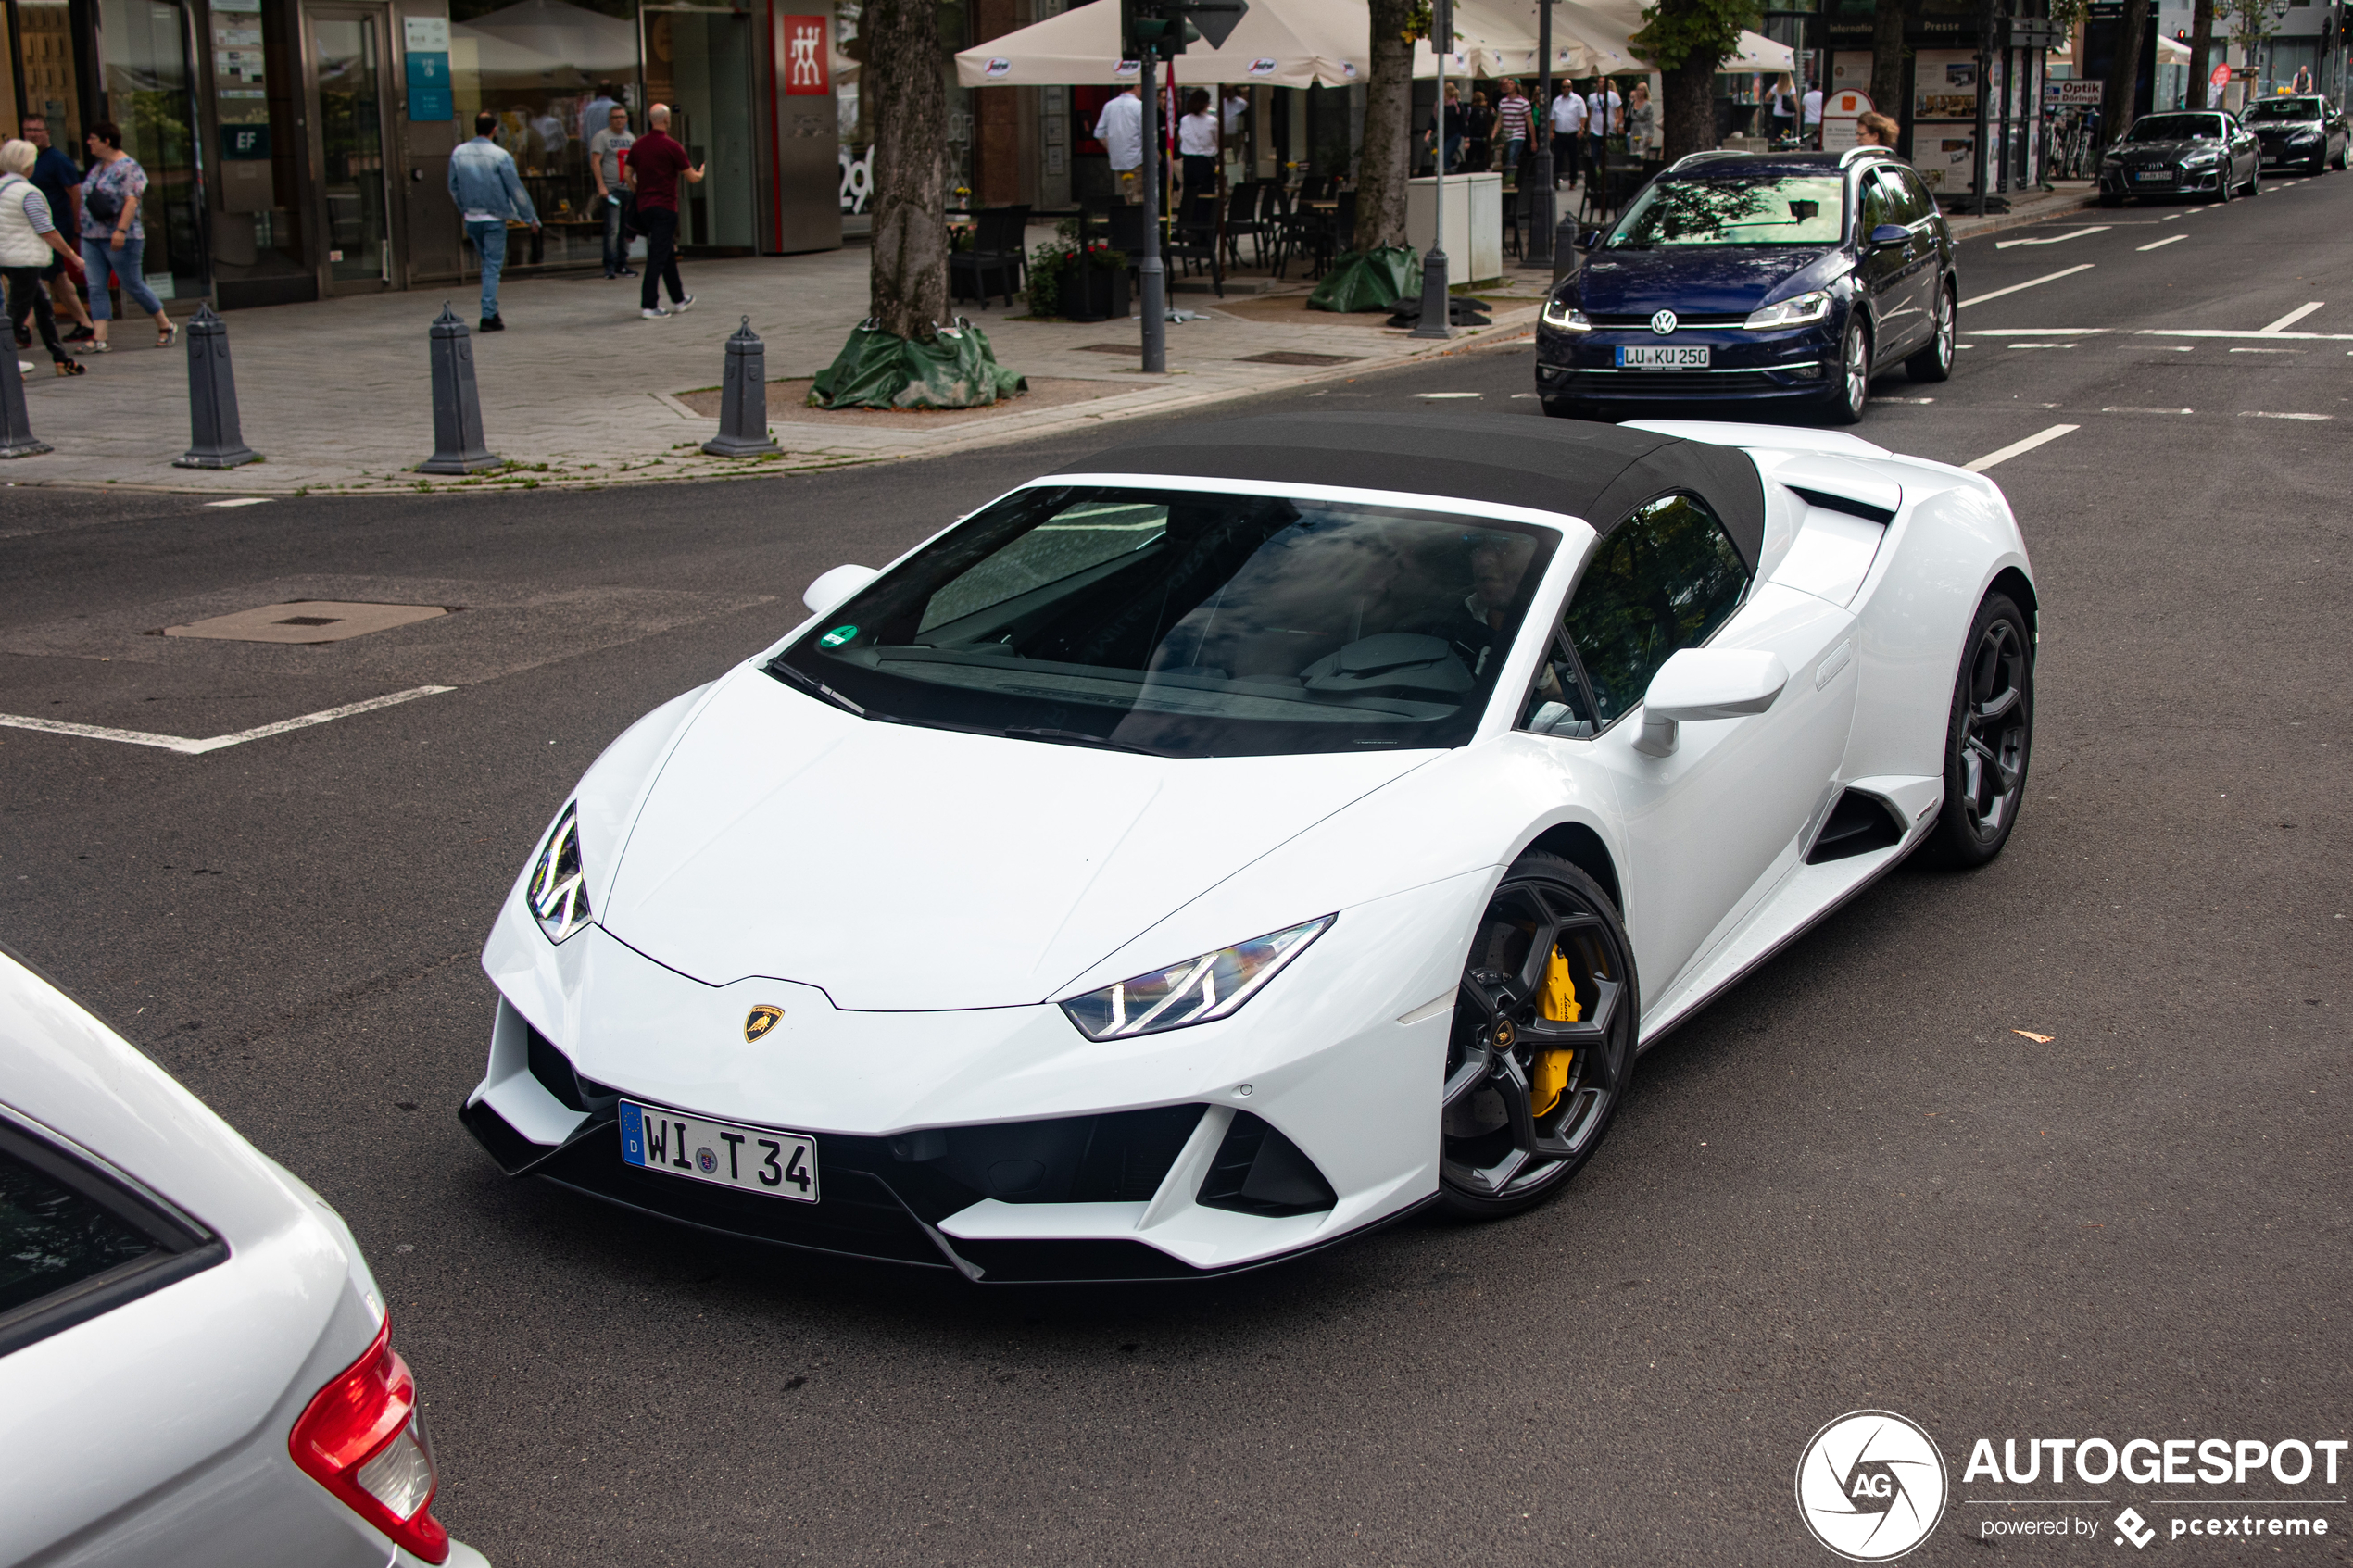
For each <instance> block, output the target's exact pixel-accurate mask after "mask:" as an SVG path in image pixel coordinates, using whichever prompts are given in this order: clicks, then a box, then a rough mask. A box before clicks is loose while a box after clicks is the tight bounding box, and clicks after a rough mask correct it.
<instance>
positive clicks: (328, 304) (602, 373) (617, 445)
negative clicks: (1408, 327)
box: [0, 235, 1543, 495]
mask: <svg viewBox="0 0 2353 1568" xmlns="http://www.w3.org/2000/svg"><path fill="white" fill-rule="evenodd" d="M1038 237H1042V236H1038V235H1033V238H1038ZM870 254H871V253H870V252H869V251H868V250H867V249H866V248H865V247H864V246H862V245H861V246H857V247H854V248H849V249H844V250H839V251H834V252H829V253H826V254H823V255H818V256H806V257H761V258H757V259H744V260H733V261H690V262H687V263H686V264H685V265H684V267H683V268H682V270H683V272H684V275H685V279H686V285H687V287H688V288H689V289H691V290H692V291H693V293H694V295H695V305H694V308H693V309H692V310H690V311H688V312H687V313H686V314H685V315H684V316H679V317H673V318H672V319H671V320H662V321H648V320H641V319H640V318H639V316H638V314H637V283H636V281H635V280H634V279H629V280H619V281H608V280H605V279H603V278H599V277H595V276H589V277H566V278H547V279H532V280H516V281H510V282H509V283H508V284H507V285H506V287H505V288H504V289H503V290H502V291H501V293H500V306H501V313H502V314H503V315H504V316H505V317H506V319H507V320H508V321H509V323H510V325H509V328H508V330H507V331H506V332H501V333H497V334H493V335H490V336H483V335H481V334H479V333H477V334H475V336H474V339H473V355H474V365H475V374H476V383H477V385H478V386H479V388H480V391H481V395H482V408H483V427H484V434H485V435H486V437H487V439H488V444H489V446H490V449H491V450H492V451H493V452H496V453H497V454H498V455H499V456H501V457H502V458H506V459H507V460H508V462H509V464H510V465H511V466H510V467H509V468H507V469H505V470H499V471H497V472H494V473H489V474H484V475H479V476H475V477H473V478H470V479H462V480H461V479H451V478H439V477H436V478H430V479H429V478H427V477H426V476H423V475H421V474H418V473H415V472H414V471H412V470H414V468H415V466H416V465H417V464H418V463H420V462H422V461H423V460H424V459H425V458H427V457H429V456H430V455H431V454H432V452H433V445H434V444H433V404H432V392H431V387H430V383H429V382H428V380H427V375H428V360H427V347H428V339H427V331H426V330H427V328H428V326H429V325H430V324H431V322H432V321H433V320H434V317H435V316H437V315H438V314H439V313H440V310H441V306H442V301H443V298H444V297H445V295H446V296H447V297H448V299H449V300H450V302H451V304H452V306H453V307H454V308H455V309H457V311H458V313H459V315H460V316H462V317H465V318H467V319H468V321H469V324H470V325H471V322H472V318H473V316H474V314H475V311H476V309H477V308H478V302H477V296H476V295H475V294H474V292H473V291H472V290H471V289H467V290H462V291H461V290H458V289H455V288H445V289H434V290H430V291H428V290H415V291H411V292H409V293H405V294H397V293H396V294H384V295H372V296H369V297H365V298H346V299H335V300H326V301H321V302H320V303H317V304H311V305H291V306H280V307H273V308H268V309H258V310H240V311H235V312H233V313H231V314H229V315H228V316H227V317H226V318H224V319H225V320H226V321H227V322H228V327H229V343H230V345H231V350H232V356H233V363H234V366H235V370H236V381H237V393H238V402H239V405H240V409H241V414H242V419H243V423H244V430H245V444H246V445H249V446H251V447H252V448H253V449H254V450H255V451H257V452H259V453H261V454H262V455H263V457H264V458H266V461H264V462H261V463H256V464H248V465H246V466H245V467H244V468H241V469H236V470H231V471H228V472H225V473H215V472H208V471H205V470H194V469H176V468H173V467H172V466H171V461H172V459H173V458H177V457H179V456H180V454H181V453H182V452H184V451H185V450H187V446H188V402H187V398H188V393H187V388H188V375H187V350H186V348H185V346H184V342H183V345H182V346H181V347H178V348H174V349H171V350H169V351H161V350H157V349H156V348H154V347H152V346H150V345H152V344H153V343H154V339H153V337H152V336H150V335H148V333H147V332H146V331H145V323H143V322H128V323H118V325H119V326H120V328H121V330H120V332H118V333H117V334H116V336H117V341H118V343H119V344H120V345H122V346H120V347H118V348H117V349H116V350H115V351H114V352H113V353H111V354H107V355H103V356H96V357H93V358H88V359H87V360H85V363H87V364H88V365H89V367H90V372H89V374H87V375H85V376H80V377H76V378H74V379H72V380H59V379H57V378H55V377H52V376H50V375H49V373H48V370H49V367H48V364H47V362H46V360H45V358H44V357H43V356H42V355H41V354H40V353H39V352H38V349H37V347H36V349H35V351H34V352H32V353H31V355H30V356H28V355H26V354H23V353H19V356H18V358H19V359H20V360H21V359H24V358H31V360H32V361H33V364H34V370H33V373H31V374H30V375H28V376H27V377H26V378H25V391H26V402H27V404H28V405H29V408H30V414H31V427H32V431H33V433H34V434H35V435H37V436H38V437H39V438H40V439H41V440H43V441H45V442H48V443H49V444H50V445H52V446H54V447H56V448H57V450H56V451H55V452H53V453H50V454H48V455H45V456H42V457H35V458H19V459H16V460H14V461H11V462H6V463H0V483H16V484H72V485H97V484H116V485H124V486H140V487H149V488H168V489H174V490H187V491H198V492H210V493H217V494H220V495H283V494H290V493H296V492H316V491H322V490H330V491H337V492H344V491H351V492H368V491H377V492H383V491H395V490H399V491H420V490H433V491H440V490H446V489H486V488H493V487H498V486H519V487H525V488H535V487H538V486H540V485H551V484H559V485H589V484H595V485H602V484H615V483H646V482H649V481H656V480H674V479H689V478H693V479H699V478H708V477H713V476H719V475H736V474H744V473H759V472H775V471H777V470H795V469H812V468H829V467H834V466H837V465H840V464H844V463H855V462H870V461H875V460H881V459H887V458H907V457H929V456H935V455H938V454H941V453H948V452H955V451H960V450H963V449H966V448H970V447H974V446H981V445H1000V444H1003V443H1007V442H1013V441H1022V440H1027V439H1030V438H1032V437H1035V436H1039V435H1045V434H1049V433H1054V432H1057V431H1062V430H1066V429H1069V428H1072V427H1074V426H1079V425H1087V424H1102V423H1108V422H1111V421H1114V420H1124V419H1132V418H1136V417H1139V416H1142V415H1148V414H1153V413H1161V412H1166V411H1170V410H1174V409H1177V408H1192V407H1197V406H1199V405H1202V404H1205V403H1214V402H1216V401H1220V400H1223V399H1228V398H1235V397H1241V396H1246V395H1251V394H1253V393H1260V392H1266V391H1271V390H1275V389H1277V388H1281V387H1287V386H1296V385H1300V384H1302V383H1311V382H1315V381H1321V380H1327V379H1332V378H1345V377H1348V376H1353V375H1357V374H1360V373H1362V372H1364V371H1365V370H1379V369H1384V368H1387V367H1389V366H1390V365H1394V364H1398V363H1402V362H1403V361H1405V360H1409V359H1415V358H1425V357H1428V356H1429V355H1433V354H1443V353H1450V352H1455V351H1459V350H1460V349H1461V348H1463V347H1464V346H1466V345H1470V344H1481V343H1491V342H1494V341H1497V340H1499V339H1506V338H1511V337H1515V336H1518V335H1520V334H1522V333H1524V332H1526V331H1527V330H1528V329H1529V327H1530V326H1531V325H1532V324H1533V322H1534V320H1535V315H1536V310H1537V307H1538V305H1539V304H1540V302H1541V298H1542V282H1543V279H1542V277H1541V276H1540V275H1538V274H1535V273H1528V272H1523V273H1518V274H1516V279H1515V280H1508V281H1507V282H1506V284H1505V285H1504V288H1503V289H1499V290H1492V291H1486V292H1487V293H1488V294H1489V295H1490V296H1491V297H1493V298H1495V299H1496V300H1497V307H1496V309H1495V313H1494V315H1495V324H1494V325H1493V326H1491V327H1486V328H1480V329H1477V330H1470V329H1461V330H1458V332H1457V335H1456V336H1455V337H1454V338H1453V340H1452V341H1451V342H1431V341H1428V340H1416V339H1413V338H1411V337H1409V336H1408V335H1407V334H1406V333H1405V332H1402V331H1390V330H1389V329H1387V328H1385V327H1383V326H1382V324H1381V323H1382V322H1383V321H1384V320H1386V319H1387V318H1385V317H1383V316H1379V315H1360V316H1335V315H1330V314H1327V313H1324V312H1309V311H1306V310H1305V309H1303V308H1302V307H1303V305H1304V303H1305V297H1306V294H1307V290H1308V286H1309V285H1308V284H1307V282H1305V281H1304V280H1303V279H1301V278H1299V277H1297V276H1296V275H1294V278H1293V279H1292V281H1291V282H1290V283H1289V284H1287V285H1278V286H1279V287H1281V288H1283V289H1284V290H1285V291H1286V292H1277V293H1267V294H1259V295H1249V296H1244V295H1239V294H1231V295H1228V296H1227V298H1226V299H1224V300H1222V301H1221V300H1219V299H1217V298H1216V297H1215V296H1214V295H1209V294H1205V293H1203V294H1193V293H1183V294H1173V295H1171V304H1172V306H1173V307H1175V308H1177V309H1182V310H1192V311H1200V312H1202V313H1203V314H1204V315H1205V316H1206V317H1207V318H1208V319H1207V320H1196V321H1184V322H1171V323H1170V324H1169V327H1168V365H1169V371H1170V373H1169V374H1167V375H1164V376H1146V375H1144V374H1142V373H1141V371H1140V370H1139V364H1138V358H1139V355H1138V340H1139V323H1138V322H1136V321H1134V320H1127V321H1101V322H1095V323H1092V324H1084V325H1082V324H1077V323H1072V322H1063V321H1025V320H1013V319H1011V318H1013V317H1017V316H1019V315H1021V314H1023V313H1024V312H1026V310H1027V308H1028V306H1027V304H1026V302H1025V301H1024V300H1023V299H1022V298H1021V297H1020V296H1019V295H1015V296H1014V300H1013V305H1012V307H1010V308H1008V307H1006V306H1005V305H1004V304H1003V303H1002V302H1001V301H999V302H996V303H995V304H994V305H993V307H991V308H988V309H985V310H984V309H981V308H978V307H974V306H972V305H970V304H966V305H963V306H961V307H959V308H960V309H961V310H963V311H964V312H967V313H968V314H969V315H970V317H971V319H972V320H973V321H974V323H975V325H977V326H979V327H981V328H982V330H984V331H985V332H988V338H989V341H990V343H991V344H992V345H994V346H995V348H996V351H997V357H998V358H999V360H1000V362H1001V363H1003V364H1006V365H1008V366H1011V367H1012V368H1013V369H1014V370H1019V371H1021V372H1022V373H1023V374H1024V375H1026V376H1027V377H1028V378H1029V380H1030V384H1031V388H1032V391H1031V393H1030V395H1027V396H1024V397H1017V398H1013V399H1012V400H1010V401H1009V402H1008V403H1005V404H1002V405H1000V406H999V407H998V408H991V409H976V410H960V411H955V412H949V413H928V414H896V413H883V412H865V411H859V412H846V413H826V412H824V411H823V410H818V409H812V408H806V407H804V406H803V405H802V401H801V400H802V399H803V398H804V397H805V396H806V395H807V392H808V381H807V379H806V378H808V377H810V376H812V375H813V374H815V373H816V372H817V371H818V370H822V369H824V367H825V366H826V365H827V364H830V363H831V362H832V360H833V358H834V356H835V355H836V354H837V353H838V352H839V351H840V348H841V345H842V344H843V342H844V340H845V339H846V338H847V337H848V336H849V331H850V328H851V327H852V326H853V325H854V324H855V323H856V322H857V321H858V320H860V319H861V318H862V317H863V316H864V315H865V313H866V304H867V270H868V261H869V257H870ZM746 316H749V318H750V320H751V327H752V330H753V331H754V332H758V333H759V334H760V336H761V340H762V341H763V343H764V344H765V345H766V347H767V373H768V375H769V376H770V378H772V384H771V385H770V387H769V389H768V420H769V424H770V426H771V427H772V428H773V429H774V432H775V436H776V440H777V443H778V444H779V445H781V446H783V447H784V448H785V452H784V455H783V456H782V457H779V458H752V459H741V458H738V459H728V458H707V457H704V456H703V455H702V454H701V453H700V452H699V451H698V449H697V448H698V447H699V446H700V445H701V444H702V443H703V442H705V441H707V440H709V439H710V438H711V436H712V435H713V434H715V433H717V430H718V414H719V394H718V390H717V383H718V382H719V380H720V377H721V374H722V373H723V370H724V363H725V351H724V344H725V342H726V339H727V337H728V335H729V334H730V333H732V332H735V331H736V324H737V322H738V320H740V319H741V318H743V317H746ZM134 328H135V329H138V330H135V331H134V330H132V329H134Z"/></svg>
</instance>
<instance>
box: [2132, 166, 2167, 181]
mask: <svg viewBox="0 0 2353 1568" xmlns="http://www.w3.org/2000/svg"><path fill="white" fill-rule="evenodd" d="M2133 179H2135V180H2138V181H2139V182H2141V183H2142V184H2144V185H2171V183H2172V182H2173V171H2172V170H2171V169H2134V170H2133Z"/></svg>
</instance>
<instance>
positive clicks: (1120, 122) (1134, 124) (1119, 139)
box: [1095, 86, 1144, 203]
mask: <svg viewBox="0 0 2353 1568" xmlns="http://www.w3.org/2000/svg"><path fill="white" fill-rule="evenodd" d="M1095 140H1096V141H1098V142H1101V144H1103V151H1104V152H1106V153H1108V154H1109V155H1110V156H1111V172H1112V178H1113V180H1114V182H1117V184H1118V186H1119V199H1120V200H1121V201H1124V202H1130V203H1133V202H1139V201H1141V200H1143V199H1144V173H1143V170H1144V100H1143V99H1142V98H1140V97H1139V96H1138V95H1137V89H1136V88H1134V87H1133V86H1130V87H1128V88H1126V90H1125V91H1123V92H1121V93H1120V94H1118V95H1116V96H1115V97H1114V98H1112V99H1111V100H1110V101H1109V102H1108V103H1106V104H1104V105H1103V112H1102V113H1101V114H1099V115H1097V116H1096V117H1095Z"/></svg>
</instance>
